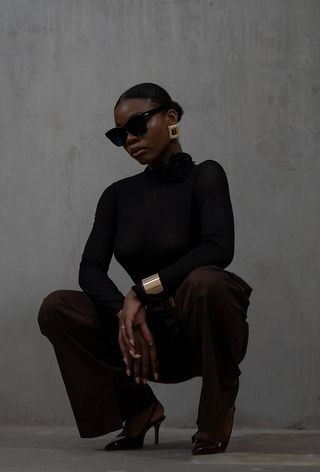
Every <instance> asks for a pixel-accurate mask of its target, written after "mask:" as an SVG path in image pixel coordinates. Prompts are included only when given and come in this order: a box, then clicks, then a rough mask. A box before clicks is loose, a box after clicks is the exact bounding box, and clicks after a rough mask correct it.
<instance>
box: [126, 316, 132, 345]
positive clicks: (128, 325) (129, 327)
mask: <svg viewBox="0 0 320 472" xmlns="http://www.w3.org/2000/svg"><path fill="white" fill-rule="evenodd" d="M125 324H126V335H127V337H128V339H129V343H130V344H131V346H132V347H134V336H133V329H132V320H131V319H130V318H128V317H126V319H125Z"/></svg>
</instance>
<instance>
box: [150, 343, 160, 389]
mask: <svg viewBox="0 0 320 472" xmlns="http://www.w3.org/2000/svg"><path fill="white" fill-rule="evenodd" d="M149 357H150V363H151V371H152V375H153V378H154V380H156V381H158V380H159V373H158V365H159V363H158V355H157V350H156V346H155V344H154V343H153V344H152V346H149Z"/></svg>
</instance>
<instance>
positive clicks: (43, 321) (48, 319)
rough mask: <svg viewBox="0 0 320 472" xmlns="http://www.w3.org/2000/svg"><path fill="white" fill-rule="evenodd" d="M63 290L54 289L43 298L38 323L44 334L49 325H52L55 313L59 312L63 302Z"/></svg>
mask: <svg viewBox="0 0 320 472" xmlns="http://www.w3.org/2000/svg"><path fill="white" fill-rule="evenodd" d="M64 292H65V290H55V291H54V292H52V293H50V294H49V295H48V296H47V297H45V298H44V300H43V302H42V304H41V306H40V309H39V314H38V323H39V326H40V330H41V332H42V334H44V335H46V334H47V331H48V329H50V326H52V325H53V324H54V323H55V321H56V317H57V314H58V313H59V308H60V306H61V304H62V303H63V298H62V296H63V294H64Z"/></svg>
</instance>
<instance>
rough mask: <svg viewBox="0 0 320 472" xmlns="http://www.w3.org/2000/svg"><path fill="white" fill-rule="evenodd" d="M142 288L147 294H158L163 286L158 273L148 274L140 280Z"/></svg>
mask: <svg viewBox="0 0 320 472" xmlns="http://www.w3.org/2000/svg"><path fill="white" fill-rule="evenodd" d="M141 283H142V287H143V290H144V291H145V293H146V294H147V295H158V294H159V293H161V292H163V286H162V283H161V280H160V277H159V274H153V275H150V277H146V278H145V279H142V281H141Z"/></svg>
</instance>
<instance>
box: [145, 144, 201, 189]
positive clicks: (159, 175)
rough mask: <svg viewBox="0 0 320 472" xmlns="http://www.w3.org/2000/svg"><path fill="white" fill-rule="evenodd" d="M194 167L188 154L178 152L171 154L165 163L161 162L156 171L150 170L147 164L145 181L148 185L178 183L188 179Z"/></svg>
mask: <svg viewBox="0 0 320 472" xmlns="http://www.w3.org/2000/svg"><path fill="white" fill-rule="evenodd" d="M194 165H195V163H194V161H193V160H192V157H191V156H190V155H189V154H186V153H185V152H179V153H177V154H173V155H172V156H171V157H170V159H169V160H168V161H167V162H162V163H161V165H160V166H159V167H157V168H156V169H152V168H151V167H150V164H149V165H148V166H147V167H146V169H145V175H146V180H147V182H148V183H149V184H150V185H158V184H161V183H164V182H180V181H182V180H185V179H186V178H187V177H188V175H189V174H190V172H191V171H192V169H193V168H194Z"/></svg>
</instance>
